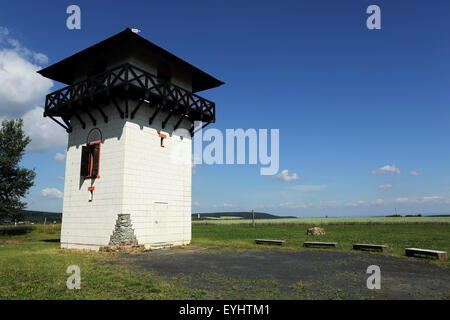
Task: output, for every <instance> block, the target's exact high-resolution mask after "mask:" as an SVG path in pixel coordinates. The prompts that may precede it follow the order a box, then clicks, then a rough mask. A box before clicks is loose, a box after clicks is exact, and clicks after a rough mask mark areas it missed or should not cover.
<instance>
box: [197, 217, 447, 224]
mask: <svg viewBox="0 0 450 320" xmlns="http://www.w3.org/2000/svg"><path fill="white" fill-rule="evenodd" d="M255 222H256V224H305V225H327V224H416V223H420V224H422V223H433V224H436V223H443V224H445V223H447V224H450V217H364V218H281V219H257V220H255ZM192 223H193V224H205V223H208V224H209V223H220V224H251V223H252V220H251V219H236V220H231V219H228V220H227V219H216V220H214V219H211V220H199V221H193V222H192Z"/></svg>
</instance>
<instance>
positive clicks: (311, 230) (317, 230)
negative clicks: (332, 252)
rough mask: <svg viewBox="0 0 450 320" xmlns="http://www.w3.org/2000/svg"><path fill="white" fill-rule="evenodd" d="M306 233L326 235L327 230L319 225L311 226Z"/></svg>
mask: <svg viewBox="0 0 450 320" xmlns="http://www.w3.org/2000/svg"><path fill="white" fill-rule="evenodd" d="M306 234H307V235H313V236H321V235H325V230H324V229H323V228H319V227H314V228H309V229H308V230H307V231H306Z"/></svg>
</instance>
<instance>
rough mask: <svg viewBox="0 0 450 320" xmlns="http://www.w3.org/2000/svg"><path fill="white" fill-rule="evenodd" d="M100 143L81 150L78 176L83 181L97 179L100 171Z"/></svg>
mask: <svg viewBox="0 0 450 320" xmlns="http://www.w3.org/2000/svg"><path fill="white" fill-rule="evenodd" d="M100 143H101V142H100V141H98V142H92V143H90V144H89V145H87V146H83V147H82V148H81V169H80V175H81V177H84V179H98V178H100V176H99V170H100Z"/></svg>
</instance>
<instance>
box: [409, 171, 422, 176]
mask: <svg viewBox="0 0 450 320" xmlns="http://www.w3.org/2000/svg"><path fill="white" fill-rule="evenodd" d="M409 175H410V176H420V173H419V172H417V171H410V172H409Z"/></svg>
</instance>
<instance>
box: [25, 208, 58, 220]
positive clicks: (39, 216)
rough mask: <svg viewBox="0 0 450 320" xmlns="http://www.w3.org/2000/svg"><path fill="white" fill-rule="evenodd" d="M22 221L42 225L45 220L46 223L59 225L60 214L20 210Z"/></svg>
mask: <svg viewBox="0 0 450 320" xmlns="http://www.w3.org/2000/svg"><path fill="white" fill-rule="evenodd" d="M22 214H23V221H27V222H34V223H44V221H45V218H47V223H53V221H56V223H61V219H62V213H60V212H45V211H32V210H22Z"/></svg>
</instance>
